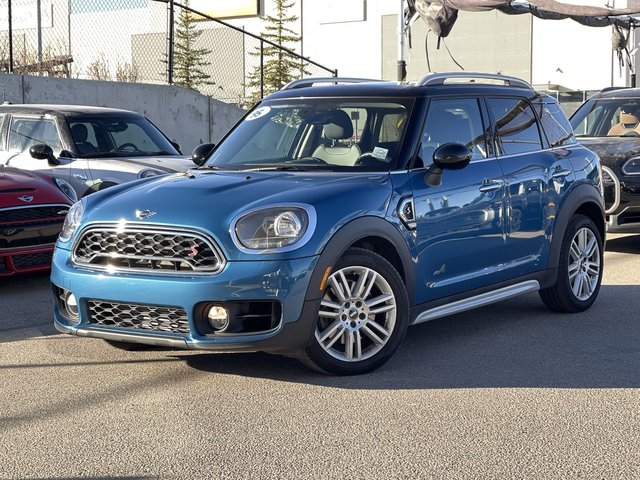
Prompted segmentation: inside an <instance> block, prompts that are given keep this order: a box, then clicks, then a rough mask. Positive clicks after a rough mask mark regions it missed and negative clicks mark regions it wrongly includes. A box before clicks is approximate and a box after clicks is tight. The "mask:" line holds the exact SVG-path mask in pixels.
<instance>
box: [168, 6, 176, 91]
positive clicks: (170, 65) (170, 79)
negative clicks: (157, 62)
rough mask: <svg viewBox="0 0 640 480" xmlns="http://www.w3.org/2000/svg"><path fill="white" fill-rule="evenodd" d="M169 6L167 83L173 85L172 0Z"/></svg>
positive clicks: (173, 7) (173, 8)
mask: <svg viewBox="0 0 640 480" xmlns="http://www.w3.org/2000/svg"><path fill="white" fill-rule="evenodd" d="M168 7H169V25H168V26H167V28H168V29H169V38H168V39H167V83H168V84H169V85H173V41H174V36H173V25H174V10H175V5H174V1H173V0H170V1H169V3H168Z"/></svg>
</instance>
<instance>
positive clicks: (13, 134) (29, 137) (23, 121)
mask: <svg viewBox="0 0 640 480" xmlns="http://www.w3.org/2000/svg"><path fill="white" fill-rule="evenodd" d="M36 143H45V144H47V145H49V146H50V147H51V148H52V149H53V151H54V152H59V151H60V137H59V136H58V129H57V128H56V124H55V122H54V121H53V120H49V119H43V118H19V117H18V118H16V117H13V118H12V119H11V125H10V127H9V143H8V150H9V151H11V152H24V151H27V150H29V148H30V147H31V146H32V145H35V144H36Z"/></svg>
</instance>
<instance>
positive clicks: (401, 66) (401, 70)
mask: <svg viewBox="0 0 640 480" xmlns="http://www.w3.org/2000/svg"><path fill="white" fill-rule="evenodd" d="M406 77H407V62H405V61H404V0H400V11H399V12H398V81H399V82H402V81H404V79H405V78H406Z"/></svg>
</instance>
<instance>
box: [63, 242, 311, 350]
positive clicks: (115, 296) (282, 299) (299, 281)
mask: <svg viewBox="0 0 640 480" xmlns="http://www.w3.org/2000/svg"><path fill="white" fill-rule="evenodd" d="M317 261H318V257H308V258H302V259H296V260H286V261H249V262H229V263H228V264H227V265H226V267H225V269H224V270H223V271H222V272H220V273H219V274H216V275H211V276H198V277H186V276H168V275H163V276H159V275H146V274H144V275H143V274H125V273H118V274H109V273H105V272H95V271H90V270H85V269H82V268H78V267H76V266H74V265H72V264H71V262H70V252H69V251H67V250H62V249H56V250H55V252H54V256H53V268H52V272H51V281H52V283H53V285H54V286H56V287H58V288H61V289H64V290H67V291H70V292H71V293H73V295H74V296H75V297H76V299H77V305H78V317H79V318H78V321H77V322H73V321H71V320H70V319H69V316H68V315H66V314H65V312H64V309H63V308H61V305H60V304H59V302H54V303H55V305H54V325H55V327H56V329H58V330H59V331H61V332H63V333H68V334H73V335H78V336H84V337H94V338H103V339H107V340H118V341H124V342H132V343H143V344H151V345H158V346H165V347H170V348H187V349H197V350H218V351H273V352H293V351H295V350H297V349H298V348H299V347H302V346H303V345H304V344H306V342H307V341H308V340H309V338H310V335H311V334H312V332H313V326H314V321H313V320H314V318H315V313H317V311H318V303H319V299H311V300H307V299H306V297H307V288H308V286H309V282H310V279H311V275H312V273H313V270H314V267H315V265H316V262H317ZM95 301H105V302H114V303H125V304H127V303H128V304H136V305H143V306H154V307H155V306H158V307H175V308H179V309H182V310H184V312H186V317H187V322H188V327H189V328H188V333H170V332H164V331H149V330H140V329H133V328H118V327H113V326H107V325H101V324H97V323H96V322H95V321H94V320H92V318H91V315H90V309H89V305H90V303H91V302H95ZM243 301H245V302H250V301H270V302H278V303H279V304H280V306H281V318H280V321H279V322H278V324H277V325H276V326H275V327H274V328H272V329H270V330H268V331H264V332H252V333H236V334H234V333H223V334H215V333H211V332H209V333H202V332H201V330H202V329H201V328H199V327H198V325H199V320H198V317H197V316H198V315H200V314H199V309H198V307H199V306H201V305H202V304H204V303H211V302H221V303H224V302H243Z"/></svg>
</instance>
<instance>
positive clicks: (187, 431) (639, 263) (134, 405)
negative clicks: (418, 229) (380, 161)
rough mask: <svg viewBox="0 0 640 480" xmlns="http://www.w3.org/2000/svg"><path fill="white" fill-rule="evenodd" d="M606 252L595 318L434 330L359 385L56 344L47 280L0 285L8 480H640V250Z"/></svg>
mask: <svg viewBox="0 0 640 480" xmlns="http://www.w3.org/2000/svg"><path fill="white" fill-rule="evenodd" d="M607 249H608V251H607V253H606V256H605V269H606V270H605V277H604V282H603V286H602V289H601V292H600V296H599V298H598V301H597V302H596V303H595V305H594V306H593V307H592V309H591V310H590V311H588V312H586V313H583V314H577V315H568V316H567V315H559V314H553V313H549V312H548V311H547V310H545V308H544V307H543V305H542V303H541V302H540V301H539V299H538V296H537V294H533V295H527V296H523V297H520V298H517V299H514V300H510V301H507V302H504V303H502V304H498V305H494V306H489V307H485V308H482V309H479V310H476V311H472V312H468V313H465V314H460V315H456V316H453V317H449V318H446V319H440V320H436V321H433V322H431V323H427V324H423V325H420V326H416V327H412V328H411V329H410V330H409V333H408V336H407V338H406V340H405V342H404V344H403V345H402V346H401V348H400V350H399V351H398V353H397V354H396V355H395V356H394V357H393V359H392V360H391V361H390V362H389V363H388V364H387V365H386V366H385V367H383V368H382V369H380V370H378V371H376V372H374V373H373V374H369V375H365V376H360V377H349V378H338V377H326V376H322V375H319V374H316V373H314V372H311V371H309V370H307V369H306V368H305V367H303V366H302V365H300V364H298V363H297V362H296V361H295V360H290V359H287V358H282V357H277V356H271V355H266V354H257V353H256V354H207V353H200V352H188V351H145V352H123V351H119V350H115V349H113V348H111V347H110V346H108V345H107V344H105V343H104V342H102V341H100V340H95V339H87V338H77V337H71V336H65V335H60V334H57V333H56V332H55V330H54V329H53V327H52V323H51V322H52V320H51V313H50V304H51V298H50V297H51V291H50V287H49V283H48V277H47V274H41V275H32V276H26V277H15V278H8V279H0V392H2V394H1V395H0V478H128V479H131V478H158V477H161V478H544V479H549V478H606V479H609V478H615V479H618V478H623V479H631V478H640V369H639V366H640V314H639V312H640V235H637V236H612V237H610V240H609V242H608V246H607Z"/></svg>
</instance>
